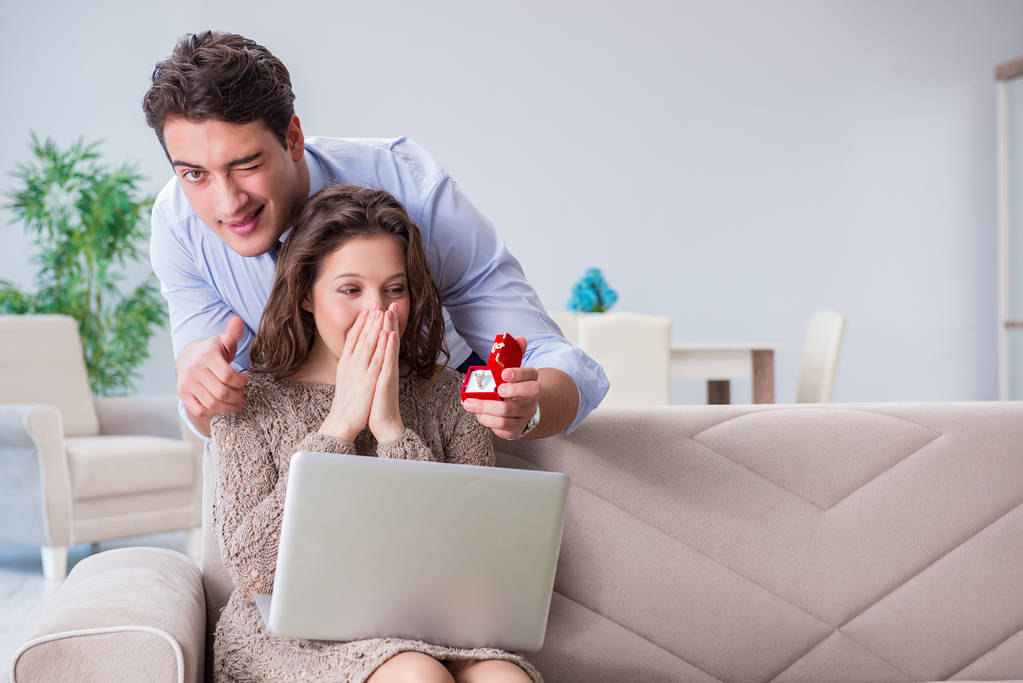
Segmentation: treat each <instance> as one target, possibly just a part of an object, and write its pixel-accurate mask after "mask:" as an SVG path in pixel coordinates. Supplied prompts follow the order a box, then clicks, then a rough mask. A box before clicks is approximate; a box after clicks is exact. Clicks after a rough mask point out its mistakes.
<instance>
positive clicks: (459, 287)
mask: <svg viewBox="0 0 1023 683" xmlns="http://www.w3.org/2000/svg"><path fill="white" fill-rule="evenodd" d="M421 214H422V215H421V216H420V225H421V226H424V227H423V232H424V235H425V236H426V238H427V239H426V241H427V244H428V254H427V255H428V258H429V260H430V263H431V266H432V267H433V269H434V272H433V276H434V278H435V279H436V280H437V285H438V287H439V288H440V293H441V299H442V300H443V302H444V307H445V309H446V310H447V312H448V315H449V316H450V317H451V321H452V323H453V324H454V326H455V329H456V330H457V331H458V334H459V335H460V336H461V337H462V338H463V339H464V340H465V341H466V342H467V343H468V344H469V346H470V347H472V349H473V350H474V351H475V352H476V353H477V354H478V355H479V356H480V357H481V358H486V357H487V355H489V353H490V346H491V344H492V343H493V341H494V337H495V336H496V335H498V334H501V333H503V332H508V333H511V334H512V335H514V336H524V337H526V340H527V349H526V354H525V358H524V359H523V365H527V366H531V367H537V368H541V367H542V368H556V369H558V370H562V371H563V372H565V373H566V374H567V375H568V376H569V377H571V378H572V380H573V381H574V382H575V385H576V389H577V390H578V391H579V410H578V411H577V413H576V417H575V420H573V422H572V424H571V425H570V426H569V428H568V430H567V431H568V432H572V431H573V430H574V429H575V428H576V427H577V426H578V425H579V423H580V422H582V421H583V420H584V419H585V418H586V416H587V415H589V414H590V412H592V411H593V409H594V408H596V407H597V406H598V405H599V404H600V402H601V401H602V400H603V398H604V396H605V394H607V390H608V387H609V383H608V379H607V375H605V373H604V369H603V368H602V367H601V366H600V364H599V363H597V362H596V361H595V360H593V359H592V358H590V357H589V356H587V355H586V354H585V353H584V352H583V351H581V350H580V349H578V348H576V347H575V346H572V345H571V344H570V343H568V341H566V340H565V339H564V338H563V337H562V336H561V335H560V334H559V332H558V328H557V325H555V324H554V321H553V320H551V319H550V317H549V316H548V315H547V313H546V311H545V310H544V307H543V304H542V303H541V302H540V297H539V296H538V295H537V294H536V291H535V290H534V289H533V287H532V285H530V284H529V282H528V281H527V280H526V276H525V274H524V273H523V272H522V267H521V265H519V262H518V261H517V260H516V259H515V257H513V256H512V255H511V253H509V251H508V249H507V247H506V246H505V243H504V240H503V239H502V238H501V236H500V234H498V232H497V231H496V230H495V229H494V226H493V225H492V224H491V223H490V221H489V220H488V219H487V218H486V217H485V216H483V214H482V213H480V211H479V210H478V209H477V208H476V207H475V206H474V205H473V204H472V202H470V201H469V199H468V198H467V197H466V196H465V195H464V194H463V193H462V192H461V190H460V189H459V188H458V185H457V184H456V183H455V182H454V181H453V180H452V179H451V178H450V177H448V176H446V175H442V176H441V177H440V178H439V180H438V182H437V185H436V186H435V187H434V188H433V191H432V192H431V193H430V195H429V197H428V199H427V201H426V202H425V203H424V205H423V210H422V212H421Z"/></svg>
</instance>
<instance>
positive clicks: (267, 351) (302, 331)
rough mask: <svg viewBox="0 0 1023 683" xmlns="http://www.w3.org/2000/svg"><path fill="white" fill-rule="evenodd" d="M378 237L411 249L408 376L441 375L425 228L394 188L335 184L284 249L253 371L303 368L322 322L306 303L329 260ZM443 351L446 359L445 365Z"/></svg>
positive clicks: (320, 195) (439, 330)
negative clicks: (349, 246) (391, 191)
mask: <svg viewBox="0 0 1023 683" xmlns="http://www.w3.org/2000/svg"><path fill="white" fill-rule="evenodd" d="M375 235H389V236H391V237H393V238H394V239H396V240H398V241H399V242H400V243H401V245H402V247H403V248H404V250H405V273H406V275H407V277H408V291H409V297H410V300H411V301H410V306H409V316H408V323H407V324H406V325H405V331H404V333H402V336H401V345H400V351H399V354H398V358H399V361H400V362H401V364H402V367H403V368H404V372H403V375H409V374H416V375H419V376H420V377H422V378H424V379H427V380H429V379H432V378H433V377H435V376H436V374H437V373H438V372H439V371H440V369H441V368H442V367H443V364H444V363H445V362H447V359H448V357H449V356H448V352H447V349H446V348H444V318H443V314H442V313H441V304H440V293H439V292H438V291H437V284H436V283H435V282H434V281H433V277H431V275H430V267H429V266H428V265H427V263H426V254H425V253H424V251H423V238H422V236H421V235H420V233H419V228H417V227H416V225H415V223H413V222H412V220H411V219H410V218H409V215H408V212H407V211H405V207H404V206H402V205H401V203H400V202H399V201H398V200H397V199H395V198H394V197H392V196H391V195H390V194H388V193H387V192H384V191H383V190H369V189H366V188H362V187H355V186H354V185H331V186H329V187H325V188H323V189H322V190H320V191H319V192H317V193H316V194H314V195H313V196H312V197H310V198H309V201H308V202H307V203H306V205H305V208H303V209H302V213H301V214H300V215H299V217H298V220H297V221H296V222H295V225H294V227H293V228H292V231H291V234H290V235H288V239H287V241H286V242H285V244H284V246H283V247H282V248H281V250H280V251H279V252H278V255H277V270H276V272H275V274H274V285H273V290H272V291H271V292H270V301H269V302H268V303H267V305H266V308H265V309H264V310H263V317H262V318H261V319H260V322H259V331H258V332H257V333H256V338H255V339H254V340H253V341H252V347H251V349H250V357H251V359H252V372H263V373H269V374H273V375H276V376H278V377H287V376H289V375H293V374H294V373H295V372H297V371H298V370H299V368H301V367H302V364H303V363H304V362H305V360H306V358H308V357H309V352H310V350H312V347H313V341H314V340H315V339H316V321H315V320H314V318H313V314H312V313H310V312H309V311H307V310H305V308H303V307H302V302H304V301H306V299H307V297H308V296H309V293H310V292H311V291H312V288H313V284H314V283H315V282H316V280H317V278H318V277H319V275H320V269H321V267H322V264H323V261H324V259H325V258H326V257H327V256H328V255H329V254H332V253H334V252H335V251H337V250H338V249H340V248H341V247H342V246H344V245H345V244H346V243H347V242H348V241H349V240H351V239H354V238H356V237H373V236H375ZM442 354H443V356H444V360H443V361H440V362H438V361H439V359H440V356H441V355H442Z"/></svg>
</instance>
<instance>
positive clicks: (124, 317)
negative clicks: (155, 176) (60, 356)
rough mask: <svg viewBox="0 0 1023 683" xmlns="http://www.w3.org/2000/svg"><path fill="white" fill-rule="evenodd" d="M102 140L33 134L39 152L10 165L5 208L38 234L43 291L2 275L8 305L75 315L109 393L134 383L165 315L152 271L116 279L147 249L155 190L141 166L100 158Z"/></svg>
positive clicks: (0, 290) (98, 379) (95, 375)
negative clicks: (146, 191) (145, 188)
mask: <svg viewBox="0 0 1023 683" xmlns="http://www.w3.org/2000/svg"><path fill="white" fill-rule="evenodd" d="M97 145H98V143H93V144H91V145H85V144H83V142H82V141H81V140H79V141H78V142H77V143H75V144H73V145H71V146H70V147H69V148H68V149H65V150H62V149H60V148H58V147H57V145H56V144H55V143H54V142H53V141H51V140H50V139H49V138H47V140H46V141H45V142H42V143H40V142H39V139H38V138H37V137H36V136H35V135H34V134H33V135H32V142H31V144H30V145H29V147H30V149H31V150H32V160H31V161H30V162H29V163H26V164H19V165H18V167H17V170H16V171H15V172H13V173H12V174H11V175H13V176H14V177H15V178H17V179H18V180H19V181H20V182H19V186H18V187H16V188H15V189H14V190H12V191H10V192H9V193H8V197H9V198H10V199H11V200H12V202H11V203H10V204H8V205H7V207H6V208H9V209H11V210H12V211H13V213H14V220H12V221H11V224H16V223H22V224H23V225H24V228H25V230H26V231H27V232H28V233H30V234H31V235H32V236H33V242H34V243H35V245H36V248H37V250H38V253H37V254H36V256H35V258H34V262H35V263H36V264H38V266H39V270H38V272H37V273H36V276H35V283H36V291H35V292H34V293H31V292H27V291H23V290H21V289H19V288H18V287H17V286H15V285H14V284H13V283H11V282H9V281H6V280H0V313H7V314H29V313H62V314H65V315H69V316H71V317H72V318H74V319H75V320H77V321H78V330H79V334H80V335H81V338H82V346H83V351H84V355H85V365H86V368H87V370H88V373H89V382H90V384H91V386H92V390H93V392H94V393H95V394H97V395H100V396H107V395H113V394H120V393H127V392H129V391H131V390H132V389H133V388H134V386H133V382H132V380H133V378H134V377H137V376H138V373H137V372H136V368H137V367H138V365H139V364H140V363H141V362H142V361H143V360H145V358H146V357H147V356H148V355H149V352H148V346H149V339H150V337H152V335H153V333H154V332H155V331H156V329H157V328H158V327H162V326H163V325H164V321H165V320H166V316H165V314H164V306H163V301H162V299H161V298H160V296H159V294H158V292H157V289H156V284H155V279H154V278H153V277H152V276H151V275H150V276H149V277H147V278H146V279H145V280H144V281H143V282H142V283H141V284H139V285H138V286H137V287H135V289H134V290H132V291H131V292H130V293H127V294H125V293H122V291H121V290H120V288H119V287H118V283H119V282H120V281H121V280H122V279H123V274H122V271H123V269H124V267H125V266H126V265H127V264H128V263H130V262H132V261H136V260H139V259H140V258H141V257H142V256H143V249H142V245H143V244H144V243H145V238H146V236H147V234H148V218H149V209H150V207H151V206H152V201H153V200H152V198H151V197H147V196H144V195H143V194H142V193H141V192H140V190H139V188H138V183H139V181H140V180H142V176H140V175H139V174H138V173H136V172H135V170H134V168H132V167H131V166H129V165H127V164H125V165H122V166H119V167H116V168H110V167H107V166H104V165H102V164H101V163H100V162H99V154H98V153H97V152H96V147H97Z"/></svg>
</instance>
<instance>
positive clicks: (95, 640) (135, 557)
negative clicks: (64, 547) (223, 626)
mask: <svg viewBox="0 0 1023 683" xmlns="http://www.w3.org/2000/svg"><path fill="white" fill-rule="evenodd" d="M205 632H206V602H205V598H204V597H203V584H202V574H201V573H200V572H199V567H198V566H196V564H195V562H194V561H193V560H192V559H191V558H189V557H188V556H187V555H184V554H182V553H179V552H176V551H173V550H166V549H164V548H122V549H118V550H108V551H106V552H102V553H98V554H96V555H92V556H90V557H87V558H85V559H84V560H82V561H81V562H79V563H78V564H77V565H76V566H75V568H74V569H72V570H71V573H70V574H69V575H68V578H67V580H66V581H65V582H64V584H63V585H62V586H61V587H60V589H59V590H58V591H57V592H56V594H55V595H54V596H53V597H52V598H51V599H50V601H49V603H48V604H47V606H46V607H45V608H44V610H43V614H42V616H40V618H39V620H38V621H37V622H36V624H35V627H34V628H33V630H32V635H31V636H30V637H29V638H28V640H27V641H26V642H25V643H24V644H23V645H22V646H21V647H19V648H18V649H17V651H16V652H15V653H14V657H13V658H12V659H11V666H10V678H11V683H31V682H33V681H57V680H70V679H74V680H100V681H178V682H179V683H191V682H192V681H196V680H199V679H200V677H201V672H202V662H203V656H204V650H205V645H206V643H205V635H206V633H205Z"/></svg>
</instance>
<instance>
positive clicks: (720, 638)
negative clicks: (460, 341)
mask: <svg viewBox="0 0 1023 683" xmlns="http://www.w3.org/2000/svg"><path fill="white" fill-rule="evenodd" d="M500 451H501V453H500V454H499V461H500V464H502V465H505V466H519V467H537V468H541V469H551V470H558V471H562V472H566V473H567V474H568V475H569V476H570V477H571V478H572V493H571V494H570V498H569V507H568V513H567V521H566V528H565V535H564V543H563V546H562V554H561V559H560V562H559V567H558V576H557V580H556V583H555V591H556V593H557V595H556V596H555V599H554V601H553V603H552V609H551V617H550V619H551V621H550V630H549V631H548V638H547V643H546V646H545V648H544V650H543V651H542V652H541V653H538V654H537V655H536V656H535V657H534V659H535V660H536V662H537V663H538V665H539V666H540V668H541V670H542V671H543V672H544V673H545V676H547V678H548V680H550V681H569V680H587V681H614V680H627V679H628V680H643V681H681V680H692V681H715V680H720V681H765V682H766V681H814V680H817V681H821V680H827V681H842V680H849V681H864V680H872V681H919V680H945V679H952V678H976V679H1003V678H1020V677H1023V632H1021V629H1023V569H1021V567H1023V505H1021V503H1023V404H1019V403H1016V404H1011V403H969V404H926V405H923V404H916V405H876V404H875V405H845V406H839V405H834V406H821V405H808V406H711V407H689V408H678V407H669V408H663V409H645V410H642V411H625V410H619V411H604V410H602V411H600V412H598V414H596V415H594V416H593V417H592V418H591V419H590V420H589V421H587V422H586V423H584V424H583V425H582V427H580V429H579V430H578V431H577V432H576V433H575V434H573V435H572V437H570V438H557V439H548V440H544V441H539V442H526V443H523V442H511V443H502V444H501V446H500Z"/></svg>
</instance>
